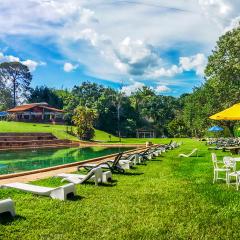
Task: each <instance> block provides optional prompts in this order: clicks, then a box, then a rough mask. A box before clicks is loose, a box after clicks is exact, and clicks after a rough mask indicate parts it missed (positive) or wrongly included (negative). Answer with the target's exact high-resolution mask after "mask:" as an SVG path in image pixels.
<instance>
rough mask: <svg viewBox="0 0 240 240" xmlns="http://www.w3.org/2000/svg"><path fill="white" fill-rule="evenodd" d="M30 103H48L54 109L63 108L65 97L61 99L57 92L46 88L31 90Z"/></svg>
mask: <svg viewBox="0 0 240 240" xmlns="http://www.w3.org/2000/svg"><path fill="white" fill-rule="evenodd" d="M28 102H30V103H40V102H46V103H48V104H49V105H50V106H52V107H56V108H59V109H62V108H63V97H62V96H61V97H59V96H58V94H57V91H56V90H54V89H51V88H48V87H46V86H41V87H36V88H35V89H31V91H30V95H29V97H28Z"/></svg>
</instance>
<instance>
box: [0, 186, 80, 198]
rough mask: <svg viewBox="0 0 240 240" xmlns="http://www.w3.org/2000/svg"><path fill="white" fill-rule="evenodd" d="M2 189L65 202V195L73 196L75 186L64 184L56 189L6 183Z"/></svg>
mask: <svg viewBox="0 0 240 240" xmlns="http://www.w3.org/2000/svg"><path fill="white" fill-rule="evenodd" d="M1 187H2V188H14V189H18V190H21V191H24V192H30V193H33V194H36V195H41V196H48V197H51V198H53V199H59V200H66V199H67V195H68V194H70V193H72V194H74V195H75V192H76V189H75V185H74V184H72V183H69V184H66V185H64V186H61V187H57V188H50V187H41V186H36V185H33V184H28V183H19V182H15V183H8V184H4V185H2V186H1Z"/></svg>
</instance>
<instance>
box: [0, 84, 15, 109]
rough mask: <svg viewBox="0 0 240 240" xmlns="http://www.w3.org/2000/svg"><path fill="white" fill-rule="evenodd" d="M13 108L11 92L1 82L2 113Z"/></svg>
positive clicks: (0, 100)
mask: <svg viewBox="0 0 240 240" xmlns="http://www.w3.org/2000/svg"><path fill="white" fill-rule="evenodd" d="M11 106H12V97H11V92H10V90H9V89H8V88H7V87H6V85H5V84H4V83H3V82H1V80H0V111H5V110H7V109H8V108H10V107H11Z"/></svg>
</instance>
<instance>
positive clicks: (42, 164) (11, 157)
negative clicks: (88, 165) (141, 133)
mask: <svg viewBox="0 0 240 240" xmlns="http://www.w3.org/2000/svg"><path fill="white" fill-rule="evenodd" d="M130 149H133V148H131V147H124V148H119V147H109V148H107V147H86V148H60V149H59V148H57V149H56V148H54V149H52V148H51V149H34V150H32V149H27V150H9V151H0V175H2V174H9V173H17V172H24V171H30V170H36V169H41V168H47V167H53V166H58V165H62V164H67V163H73V162H78V161H83V160H87V159H91V158H96V157H101V156H105V155H109V154H113V153H117V152H121V151H127V150H130Z"/></svg>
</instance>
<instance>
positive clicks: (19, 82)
mask: <svg viewBox="0 0 240 240" xmlns="http://www.w3.org/2000/svg"><path fill="white" fill-rule="evenodd" d="M0 79H1V81H2V82H5V84H6V85H9V88H10V90H11V94H12V98H13V106H14V107H15V106H16V104H17V98H20V97H23V98H25V97H27V95H28V93H29V90H30V84H31V81H32V75H31V73H30V71H29V69H28V67H27V66H25V65H23V64H22V63H20V62H4V63H1V64H0Z"/></svg>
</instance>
